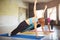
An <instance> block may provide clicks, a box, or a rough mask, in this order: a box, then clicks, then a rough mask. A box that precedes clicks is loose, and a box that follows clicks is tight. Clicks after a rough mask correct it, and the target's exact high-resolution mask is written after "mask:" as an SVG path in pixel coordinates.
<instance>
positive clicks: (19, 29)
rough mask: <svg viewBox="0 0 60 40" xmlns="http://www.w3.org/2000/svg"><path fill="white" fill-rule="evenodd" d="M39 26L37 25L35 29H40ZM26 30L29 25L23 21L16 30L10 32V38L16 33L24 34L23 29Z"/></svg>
mask: <svg viewBox="0 0 60 40" xmlns="http://www.w3.org/2000/svg"><path fill="white" fill-rule="evenodd" d="M40 26H41V25H40V24H38V25H37V28H38V27H40ZM27 28H29V25H28V24H27V23H26V22H25V21H23V22H21V23H20V24H19V25H18V27H17V28H16V29H14V30H13V31H12V32H11V36H13V35H16V34H17V33H18V32H21V33H22V32H24V30H25V29H27ZM33 29H34V27H33V28H31V29H30V30H33Z"/></svg>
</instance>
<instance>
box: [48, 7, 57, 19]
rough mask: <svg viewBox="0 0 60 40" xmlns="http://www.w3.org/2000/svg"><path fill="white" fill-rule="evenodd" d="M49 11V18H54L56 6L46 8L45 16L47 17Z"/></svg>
mask: <svg viewBox="0 0 60 40" xmlns="http://www.w3.org/2000/svg"><path fill="white" fill-rule="evenodd" d="M50 12H51V13H52V14H51V15H50V19H51V20H56V17H57V16H56V7H52V8H48V9H47V18H48V17H49V14H50Z"/></svg>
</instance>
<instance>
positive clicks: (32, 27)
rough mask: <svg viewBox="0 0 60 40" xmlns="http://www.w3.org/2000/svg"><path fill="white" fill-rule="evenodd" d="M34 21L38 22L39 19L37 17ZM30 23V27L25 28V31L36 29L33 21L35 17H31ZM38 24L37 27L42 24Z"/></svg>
mask: <svg viewBox="0 0 60 40" xmlns="http://www.w3.org/2000/svg"><path fill="white" fill-rule="evenodd" d="M34 21H35V22H37V21H38V19H37V18H35V19H34ZM29 23H30V25H29V26H28V28H27V29H25V30H24V31H30V30H33V29H34V23H33V19H32V18H29ZM38 25H39V24H38ZM38 25H37V27H40V26H41V25H39V26H38Z"/></svg>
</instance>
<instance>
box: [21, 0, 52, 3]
mask: <svg viewBox="0 0 60 40" xmlns="http://www.w3.org/2000/svg"><path fill="white" fill-rule="evenodd" d="M22 1H24V2H29V3H33V2H34V0H22ZM50 1H52V0H37V2H50Z"/></svg>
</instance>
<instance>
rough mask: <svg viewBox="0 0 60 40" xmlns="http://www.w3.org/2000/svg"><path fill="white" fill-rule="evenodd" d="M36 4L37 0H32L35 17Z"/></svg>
mask: <svg viewBox="0 0 60 40" xmlns="http://www.w3.org/2000/svg"><path fill="white" fill-rule="evenodd" d="M36 4H37V0H34V17H37V16H36Z"/></svg>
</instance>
